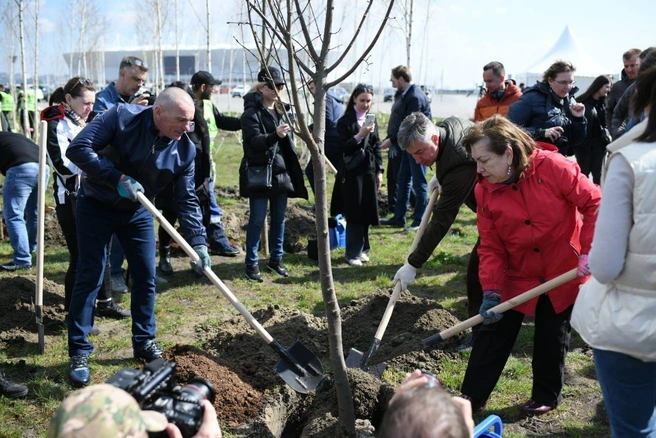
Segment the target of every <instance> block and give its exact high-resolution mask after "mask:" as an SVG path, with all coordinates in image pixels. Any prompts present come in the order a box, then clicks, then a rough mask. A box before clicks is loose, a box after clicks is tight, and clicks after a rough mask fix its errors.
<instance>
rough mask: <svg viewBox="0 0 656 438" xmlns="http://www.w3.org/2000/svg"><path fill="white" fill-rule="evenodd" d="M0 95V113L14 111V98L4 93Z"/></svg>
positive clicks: (1, 92)
mask: <svg viewBox="0 0 656 438" xmlns="http://www.w3.org/2000/svg"><path fill="white" fill-rule="evenodd" d="M0 95H2V103H0V111H2V112H7V111H12V110H13V109H14V96H12V95H11V93H7V92H6V91H0Z"/></svg>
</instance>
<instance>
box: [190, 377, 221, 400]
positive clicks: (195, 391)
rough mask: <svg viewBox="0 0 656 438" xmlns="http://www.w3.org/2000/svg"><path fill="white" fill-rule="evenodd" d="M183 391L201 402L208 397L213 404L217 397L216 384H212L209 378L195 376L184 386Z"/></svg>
mask: <svg viewBox="0 0 656 438" xmlns="http://www.w3.org/2000/svg"><path fill="white" fill-rule="evenodd" d="M182 392H183V393H185V394H188V395H192V396H193V397H194V398H196V399H198V400H200V401H201V402H202V400H204V399H208V400H209V401H210V403H212V404H214V399H215V398H216V390H215V389H214V386H212V384H211V383H210V382H209V381H208V380H206V379H202V378H200V377H194V378H193V379H191V380H190V381H189V383H187V384H186V385H185V386H183V387H182ZM199 396H200V397H199Z"/></svg>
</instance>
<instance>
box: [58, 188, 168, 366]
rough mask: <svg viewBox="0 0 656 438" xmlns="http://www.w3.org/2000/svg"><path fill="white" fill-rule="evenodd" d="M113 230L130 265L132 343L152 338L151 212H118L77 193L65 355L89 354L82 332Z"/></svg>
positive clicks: (89, 321) (88, 326)
mask: <svg viewBox="0 0 656 438" xmlns="http://www.w3.org/2000/svg"><path fill="white" fill-rule="evenodd" d="M112 234H116V237H117V238H118V240H119V241H120V242H121V245H122V246H123V248H125V255H126V257H127V260H128V263H129V264H130V267H131V270H130V272H131V274H132V288H131V290H130V296H131V303H130V305H131V306H130V310H131V311H132V345H133V347H141V346H142V345H143V344H144V343H145V342H146V341H148V340H150V339H153V338H154V337H155V229H154V227H153V216H152V215H151V214H150V213H149V212H148V210H146V209H145V208H144V207H143V206H139V208H137V210H136V211H134V212H130V211H118V210H116V209H114V208H113V207H112V206H109V205H106V204H103V203H100V202H98V201H96V200H94V199H91V198H88V197H85V196H84V194H83V193H82V194H79V195H78V198H77V240H78V245H79V252H80V257H79V259H78V267H77V279H76V281H75V287H74V288H73V296H72V297H71V304H70V310H69V312H68V353H69V355H71V356H74V355H78V354H85V355H88V354H90V353H91V352H92V351H93V344H92V343H91V342H89V341H88V340H87V336H88V335H89V332H90V331H91V327H92V326H93V307H94V303H95V300H96V296H97V295H98V290H99V289H100V286H101V285H102V282H103V273H104V270H105V261H106V258H107V256H106V252H105V248H106V247H107V245H108V244H109V242H110V239H111V238H112Z"/></svg>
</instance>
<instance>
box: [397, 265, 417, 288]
mask: <svg viewBox="0 0 656 438" xmlns="http://www.w3.org/2000/svg"><path fill="white" fill-rule="evenodd" d="M416 276H417V268H415V267H414V266H412V265H411V264H410V263H406V264H405V265H403V266H401V268H399V270H398V271H396V275H394V283H396V282H397V281H400V282H401V290H406V289H407V288H408V285H410V283H412V282H413V281H415V277H416Z"/></svg>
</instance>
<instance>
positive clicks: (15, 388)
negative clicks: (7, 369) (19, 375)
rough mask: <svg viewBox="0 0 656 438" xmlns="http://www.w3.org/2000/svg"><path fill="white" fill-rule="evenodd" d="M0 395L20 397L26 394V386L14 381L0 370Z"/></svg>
mask: <svg viewBox="0 0 656 438" xmlns="http://www.w3.org/2000/svg"><path fill="white" fill-rule="evenodd" d="M0 395H3V396H5V397H8V398H21V397H25V396H26V395H27V386H25V385H20V384H18V383H14V382H12V381H11V380H9V379H7V378H6V377H5V375H4V373H3V372H2V371H0Z"/></svg>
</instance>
